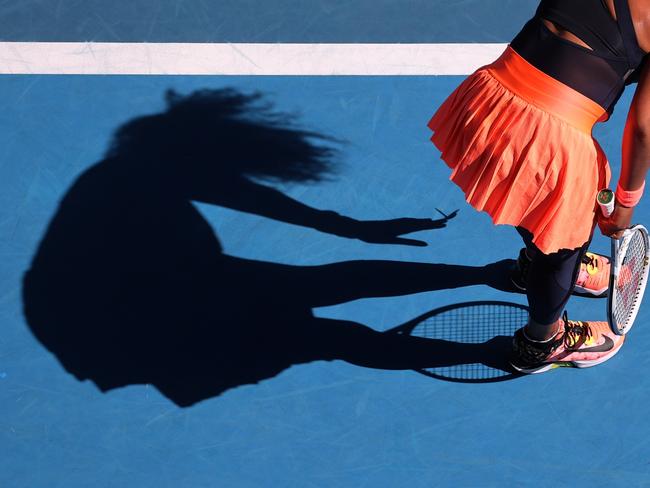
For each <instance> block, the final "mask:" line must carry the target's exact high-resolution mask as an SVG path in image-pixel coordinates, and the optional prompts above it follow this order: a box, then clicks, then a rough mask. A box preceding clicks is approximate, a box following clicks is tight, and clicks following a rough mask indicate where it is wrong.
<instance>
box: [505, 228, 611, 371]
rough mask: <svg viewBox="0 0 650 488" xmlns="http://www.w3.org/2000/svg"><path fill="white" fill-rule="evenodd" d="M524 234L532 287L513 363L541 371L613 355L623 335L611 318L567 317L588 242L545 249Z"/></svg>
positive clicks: (589, 363) (584, 364)
mask: <svg viewBox="0 0 650 488" xmlns="http://www.w3.org/2000/svg"><path fill="white" fill-rule="evenodd" d="M520 233H521V234H522V237H523V238H524V242H525V243H526V249H527V253H528V255H529V256H530V257H531V263H530V268H529V271H528V273H529V274H528V287H527V296H528V302H529V306H530V320H529V323H528V324H527V325H526V326H525V327H524V328H522V329H520V330H519V331H517V332H516V333H515V338H514V350H513V358H512V361H511V363H512V365H513V367H515V369H517V370H519V371H522V372H526V373H540V372H543V371H546V370H548V369H551V368H553V367H557V366H558V365H571V366H577V367H588V366H594V365H596V364H599V363H601V362H603V361H606V360H607V359H609V358H611V357H612V356H614V354H616V353H617V352H618V350H619V348H620V346H621V345H622V343H623V338H622V337H620V336H616V335H614V334H613V333H612V332H611V329H610V328H609V326H608V324H607V322H580V321H573V320H568V319H567V317H566V314H564V316H562V311H563V310H564V306H565V305H566V302H567V301H568V299H569V297H570V296H571V292H572V290H573V285H574V283H575V281H576V278H577V277H578V275H579V273H580V268H581V264H582V258H583V255H584V253H585V251H586V249H587V244H585V245H584V246H583V247H581V248H579V249H575V250H561V251H558V252H556V253H552V254H543V253H542V252H541V251H539V250H538V249H537V248H536V247H535V246H534V244H533V243H532V240H531V236H530V234H529V233H527V232H525V231H523V232H522V231H520Z"/></svg>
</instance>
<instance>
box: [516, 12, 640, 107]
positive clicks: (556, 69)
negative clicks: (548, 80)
mask: <svg viewBox="0 0 650 488" xmlns="http://www.w3.org/2000/svg"><path fill="white" fill-rule="evenodd" d="M614 6H615V9H616V17H617V19H618V20H614V19H613V18H612V16H611V15H610V12H609V10H608V8H607V5H606V4H605V1H604V0H542V1H541V3H540V5H539V7H538V8H537V12H536V13H535V16H534V17H533V18H532V19H531V20H530V21H528V23H527V24H526V25H525V26H524V28H523V29H522V30H521V32H520V33H519V34H517V36H516V37H515V38H514V39H513V41H512V42H511V44H510V46H511V47H512V48H513V49H514V50H515V51H517V53H519V55H521V56H522V57H523V58H524V59H526V60H527V61H528V62H529V63H531V64H532V65H533V66H535V67H536V68H538V69H540V70H541V71H543V72H545V73H546V74H548V75H550V76H552V77H553V78H555V79H557V80H559V81H561V82H562V83H564V84H565V85H568V86H570V87H571V88H573V89H574V90H576V91H579V92H580V93H582V94H583V95H585V96H587V97H589V98H590V99H592V100H593V101H595V102H596V103H598V104H599V105H600V106H602V107H603V108H605V109H606V110H607V111H608V112H609V113H611V112H612V111H613V109H614V105H615V104H616V102H617V101H618V99H619V98H620V96H621V94H622V93H623V89H624V88H625V85H627V84H630V83H633V82H635V81H638V72H639V70H640V69H639V68H640V65H641V63H642V62H643V61H644V60H645V54H646V53H645V52H644V51H643V50H641V48H640V47H639V44H638V42H637V40H636V33H635V32H634V25H633V23H632V16H631V15H630V8H629V5H628V3H627V0H614ZM542 19H546V20H549V21H551V22H553V23H554V24H555V25H557V26H558V27H560V28H562V29H564V30H567V31H569V32H571V33H572V34H574V35H576V36H577V37H578V38H580V39H581V40H582V41H584V42H585V43H586V44H587V45H589V46H590V47H591V48H592V49H588V48H585V47H583V46H580V45H578V44H575V43H573V42H571V41H568V40H566V39H563V38H561V37H559V36H557V35H556V34H554V33H553V32H551V31H550V30H549V29H548V28H547V27H546V25H544V23H543V22H542Z"/></svg>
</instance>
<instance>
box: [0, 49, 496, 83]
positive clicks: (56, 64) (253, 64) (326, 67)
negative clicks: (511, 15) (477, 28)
mask: <svg viewBox="0 0 650 488" xmlns="http://www.w3.org/2000/svg"><path fill="white" fill-rule="evenodd" d="M505 47H506V44H228V43H226V44H203V43H105V42H0V74H61V75H63V74H66V75H67V74H71V75H127V74H134V75H310V76H332V75H378V76H382V75H410V76H413V75H467V74H470V73H472V72H473V71H474V70H475V69H476V68H478V67H480V66H482V65H484V64H487V63H489V62H491V61H493V60H494V59H496V58H497V57H498V56H499V55H500V54H501V52H503V50H504V49H505Z"/></svg>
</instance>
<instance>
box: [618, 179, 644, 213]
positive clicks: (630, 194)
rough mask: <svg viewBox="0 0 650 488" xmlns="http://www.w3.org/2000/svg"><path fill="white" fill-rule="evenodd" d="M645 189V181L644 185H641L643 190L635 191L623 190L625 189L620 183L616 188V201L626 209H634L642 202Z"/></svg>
mask: <svg viewBox="0 0 650 488" xmlns="http://www.w3.org/2000/svg"><path fill="white" fill-rule="evenodd" d="M644 188H645V181H644V182H643V185H641V188H639V189H638V190H633V191H628V190H623V188H621V184H620V183H619V184H618V186H617V187H616V201H617V202H618V203H620V204H621V205H623V206H624V207H634V206H635V205H636V204H637V203H639V200H641V196H642V195H643V189H644Z"/></svg>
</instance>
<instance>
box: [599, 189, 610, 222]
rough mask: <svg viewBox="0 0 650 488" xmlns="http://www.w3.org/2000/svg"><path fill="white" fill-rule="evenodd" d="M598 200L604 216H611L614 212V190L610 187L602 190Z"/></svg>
mask: <svg viewBox="0 0 650 488" xmlns="http://www.w3.org/2000/svg"><path fill="white" fill-rule="evenodd" d="M596 201H597V202H598V205H599V206H600V211H601V212H602V214H603V216H604V217H609V216H610V215H612V214H613V213H614V192H613V191H612V190H610V189H609V188H605V189H604V190H600V191H599V192H598V196H597V197H596Z"/></svg>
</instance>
